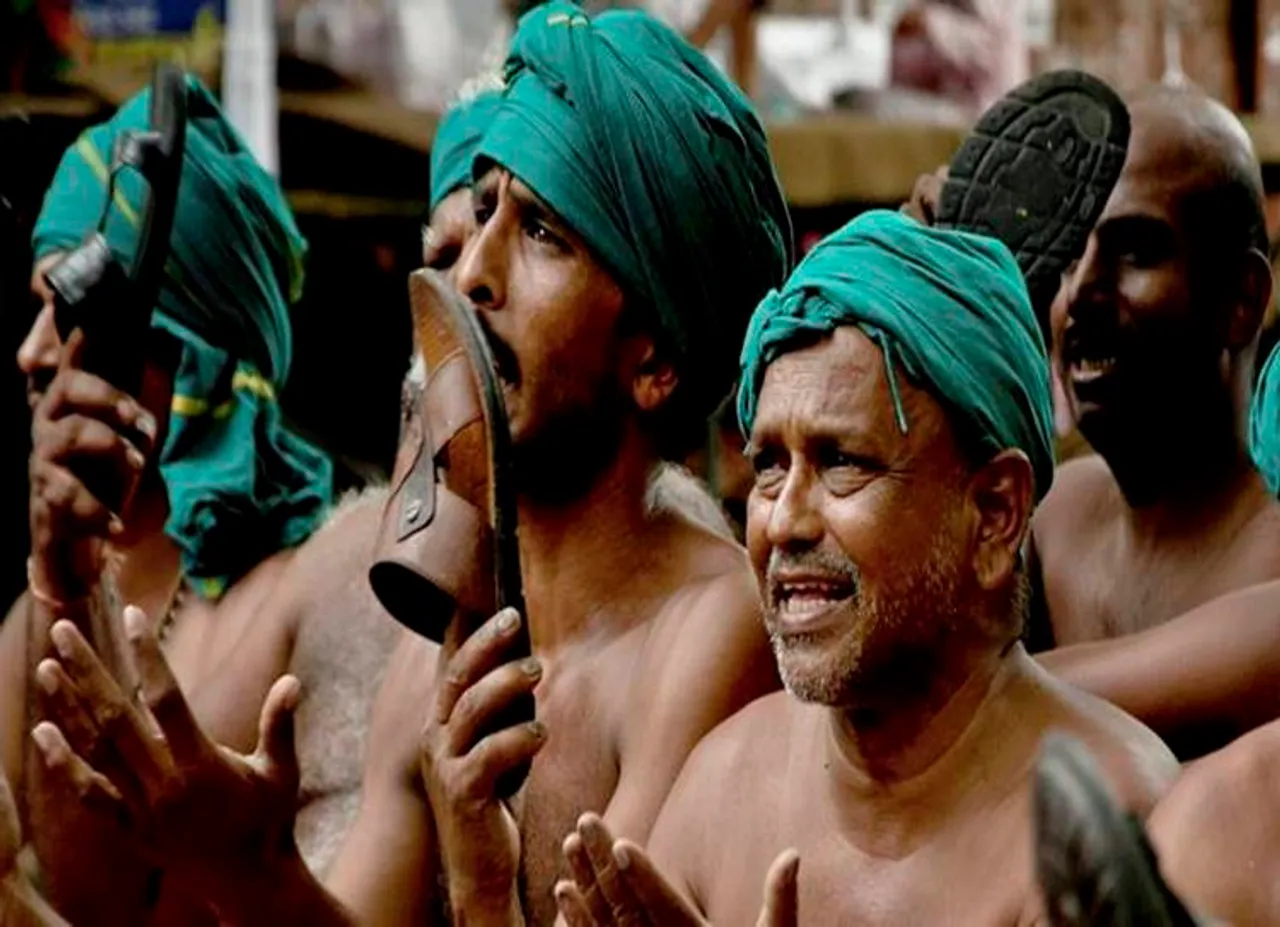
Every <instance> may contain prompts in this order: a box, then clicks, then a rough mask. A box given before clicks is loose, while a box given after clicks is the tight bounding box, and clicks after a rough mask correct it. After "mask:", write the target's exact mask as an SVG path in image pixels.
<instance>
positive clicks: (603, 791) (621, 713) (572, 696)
mask: <svg viewBox="0 0 1280 927" xmlns="http://www.w3.org/2000/svg"><path fill="white" fill-rule="evenodd" d="M628 657H630V659H628ZM633 662H634V651H633V650H632V649H630V648H617V647H615V648H611V649H610V650H609V651H606V652H603V653H600V654H597V655H595V656H592V657H587V658H585V659H584V658H582V657H575V658H574V659H573V660H572V661H569V660H566V661H564V665H565V668H564V669H561V670H557V668H556V667H555V666H550V667H548V669H547V671H546V674H545V676H544V679H543V682H542V683H541V684H540V685H539V687H538V690H537V693H536V696H537V699H538V714H539V717H541V718H542V719H543V721H544V723H545V724H546V725H547V731H548V737H547V743H546V746H545V747H544V748H543V749H542V752H541V753H539V754H538V757H537V758H536V759H535V761H534V764H533V769H532V771H531V772H530V775H529V781H528V783H527V784H526V786H525V789H524V791H523V792H522V793H521V795H520V797H519V801H518V803H517V807H516V813H517V819H518V821H519V824H520V834H521V842H522V853H521V857H522V865H523V867H524V872H523V875H524V889H525V911H526V914H528V915H529V916H530V922H531V923H533V924H539V925H541V924H546V925H550V924H552V923H554V921H555V916H556V907H555V901H554V898H553V895H552V892H553V889H554V888H555V883H556V880H557V879H558V878H560V877H561V875H562V874H567V873H565V872H564V871H563V868H562V865H561V859H560V845H561V844H562V843H563V841H564V838H565V837H566V836H567V835H568V834H569V833H570V832H571V831H572V830H573V828H574V827H575V825H576V823H577V820H578V818H579V817H580V816H581V815H582V814H583V813H585V812H587V811H595V812H598V813H603V812H604V811H605V809H606V808H607V807H608V805H609V802H610V800H611V799H612V798H613V793H614V791H615V790H616V789H617V786H618V776H619V762H620V755H621V745H622V738H623V731H624V727H625V719H626V707H627V696H628V690H629V689H630V678H631V672H630V670H631V665H632V663H633ZM570 663H571V665H572V668H571V669H570V668H568V666H569V664H570Z"/></svg>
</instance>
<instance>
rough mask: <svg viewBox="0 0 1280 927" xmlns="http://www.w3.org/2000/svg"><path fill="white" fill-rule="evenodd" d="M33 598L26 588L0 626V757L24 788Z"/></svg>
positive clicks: (12, 779) (12, 778) (11, 778)
mask: <svg viewBox="0 0 1280 927" xmlns="http://www.w3.org/2000/svg"><path fill="white" fill-rule="evenodd" d="M29 603H30V598H29V597H28V595H27V594H26V593H25V592H24V593H23V594H22V595H20V596H18V598H17V600H16V601H15V602H14V603H13V605H12V607H11V608H10V609H9V614H8V615H7V616H6V617H5V619H4V626H3V627H0V737H2V738H3V740H2V741H0V761H3V764H4V767H3V771H4V776H5V778H6V779H7V780H8V781H9V782H11V783H16V784H17V788H18V789H19V790H21V788H22V757H23V751H24V749H25V744H26V739H27V738H26V732H27V680H28V679H29V678H30V675H29V674H28V672H27V622H28V621H29V620H30V616H29V614H28V613H29V609H30V605H29Z"/></svg>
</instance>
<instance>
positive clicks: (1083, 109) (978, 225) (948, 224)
mask: <svg viewBox="0 0 1280 927" xmlns="http://www.w3.org/2000/svg"><path fill="white" fill-rule="evenodd" d="M1128 147H1129V111H1128V109H1127V108H1126V107H1125V105H1124V102H1123V101H1122V100H1121V99H1120V97H1119V96H1117V95H1116V93H1115V91H1114V90H1112V89H1111V88H1110V87H1108V86H1107V85H1106V84H1104V83H1103V82H1102V81H1100V80H1098V79H1097V78H1096V77H1092V76H1090V75H1089V74H1085V73H1084V72H1082V71H1050V72H1048V73H1046V74H1042V75H1040V76H1039V77H1035V78H1032V79H1031V80H1029V81H1027V82H1026V83H1025V84H1022V85H1021V86H1019V87H1017V88H1016V89H1014V90H1013V91H1011V92H1010V93H1009V94H1007V95H1006V96H1005V97H1004V98H1003V99H1001V100H1000V101H999V102H997V103H996V104H995V105H994V106H992V107H991V108H990V109H989V110H987V111H986V112H985V113H984V114H983V115H982V117H981V118H980V119H979V120H978V123H977V125H976V126H975V127H974V129H973V131H972V132H971V133H970V134H969V137H968V138H966V139H965V141H964V142H963V144H961V146H960V150H959V151H958V152H957V153H956V156H955V157H954V158H953V159H952V161H951V165H950V168H949V173H948V177H947V180H946V182H945V183H944V184H943V187H942V192H941V194H940V196H939V201H938V212H937V217H936V221H935V225H937V226H938V227H939V228H957V229H962V230H964V231H970V232H977V233H980V234H983V235H988V236H991V237H993V238H998V239H999V240H1000V241H1002V242H1004V243H1005V244H1006V245H1008V247H1009V250H1010V251H1012V252H1013V254H1014V256H1015V257H1016V258H1017V259H1018V264H1019V266H1020V267H1021V268H1022V273H1023V276H1024V277H1025V279H1026V281H1027V289H1028V291H1029V292H1030V294H1031V304H1032V306H1033V307H1034V308H1035V310H1036V316H1037V318H1039V319H1040V320H1041V322H1042V324H1044V323H1046V322H1047V319H1048V312H1049V306H1050V304H1051V303H1052V302H1053V298H1054V296H1055V295H1056V294H1057V291H1058V287H1059V285H1060V283H1061V280H1062V274H1063V273H1064V272H1065V271H1066V269H1067V267H1068V266H1069V265H1070V264H1071V262H1072V261H1074V260H1076V258H1078V257H1079V256H1080V254H1082V253H1083V251H1084V247H1085V244H1086V242H1087V241H1088V238H1089V233H1090V232H1091V231H1092V230H1093V227H1094V225H1095V224H1096V223H1097V221H1098V217H1099V216H1101V215H1102V210H1103V208H1104V207H1105V206H1106V203H1107V199H1108V198H1109V197H1110V196H1111V190H1112V189H1113V188H1114V187H1115V185H1116V181H1117V180H1118V179H1119V177H1120V171H1121V169H1122V168H1123V167H1124V160H1125V154H1126V152H1127V151H1128Z"/></svg>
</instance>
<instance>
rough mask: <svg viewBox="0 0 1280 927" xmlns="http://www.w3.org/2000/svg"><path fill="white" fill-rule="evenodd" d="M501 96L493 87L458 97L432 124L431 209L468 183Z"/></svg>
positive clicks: (433, 209) (434, 208) (433, 210)
mask: <svg viewBox="0 0 1280 927" xmlns="http://www.w3.org/2000/svg"><path fill="white" fill-rule="evenodd" d="M501 100H502V98H501V96H500V95H499V94H498V92H497V91H495V90H487V91H484V92H482V93H478V94H476V95H475V96H474V97H471V98H470V99H468V100H460V101H459V102H457V103H455V104H454V105H453V106H451V107H450V108H449V110H448V111H447V112H446V113H445V114H444V115H443V116H442V117H441V118H440V124H439V125H438V126H436V138H435V141H434V142H432V144H431V211H432V212H435V210H436V207H437V206H439V205H440V201H441V200H443V199H444V198H445V197H447V196H448V195H449V194H450V193H453V192H454V191H455V190H458V189H461V188H462V187H465V186H466V185H467V184H469V183H470V182H471V162H472V161H473V160H474V159H475V154H476V146H477V145H479V144H480V139H481V138H482V137H483V136H484V132H485V129H487V128H489V123H490V122H492V121H493V116H494V113H496V112H497V111H498V105H499V103H500V102H501Z"/></svg>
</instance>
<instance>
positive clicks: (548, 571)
mask: <svg viewBox="0 0 1280 927" xmlns="http://www.w3.org/2000/svg"><path fill="white" fill-rule="evenodd" d="M657 465H658V462H657V460H656V459H655V457H654V456H653V454H652V453H651V452H650V451H649V449H648V448H647V446H646V444H645V442H643V440H642V439H641V438H640V437H639V436H638V435H632V436H628V437H624V439H623V441H622V444H621V448H620V451H619V453H618V454H617V456H616V457H615V458H614V459H613V460H612V461H611V462H610V463H609V465H608V466H607V467H605V468H604V469H603V470H601V471H600V472H599V473H598V474H597V476H596V478H595V479H594V480H593V481H592V482H591V484H590V485H589V486H587V487H585V488H584V491H583V492H582V493H580V494H578V495H577V496H575V497H574V498H573V499H572V500H571V501H563V500H561V501H557V502H555V503H543V502H539V501H538V500H536V499H532V498H529V497H528V496H524V497H522V498H521V500H520V512H519V517H520V559H521V570H522V572H523V574H524V586H525V599H526V601H527V603H528V609H529V630H530V633H531V635H532V638H533V643H534V647H535V649H538V650H554V649H556V648H557V647H560V646H562V645H564V644H566V643H568V642H571V641H573V640H575V639H578V638H580V637H581V636H582V635H583V633H584V632H587V631H589V630H591V629H592V627H593V625H594V624H595V622H597V621H598V620H599V619H600V618H602V617H607V616H609V615H617V614H619V613H620V610H619V609H617V608H610V606H611V605H614V604H615V603H617V602H619V601H620V600H622V598H623V597H624V596H625V595H626V589H627V580H628V578H629V577H631V576H634V575H636V574H637V573H639V572H641V571H642V570H643V566H644V564H645V563H646V561H647V560H648V559H649V556H650V555H651V554H652V550H651V548H652V544H651V543H650V539H651V537H652V534H653V531H654V528H655V525H654V521H653V519H652V518H651V517H650V514H649V512H648V510H647V506H646V501H645V493H646V490H647V488H648V482H649V479H650V476H651V475H652V473H653V471H654V468H655V467H656V466H657Z"/></svg>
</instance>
